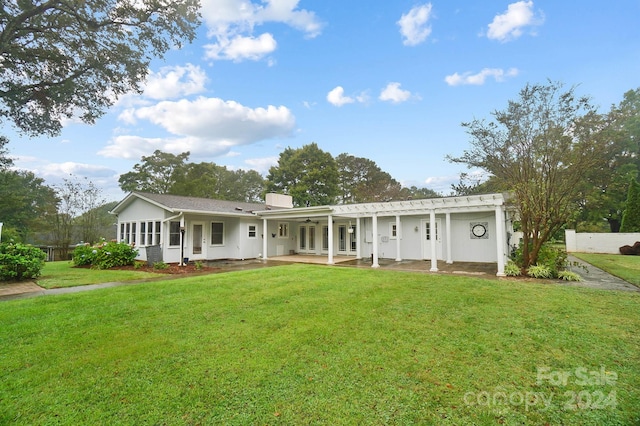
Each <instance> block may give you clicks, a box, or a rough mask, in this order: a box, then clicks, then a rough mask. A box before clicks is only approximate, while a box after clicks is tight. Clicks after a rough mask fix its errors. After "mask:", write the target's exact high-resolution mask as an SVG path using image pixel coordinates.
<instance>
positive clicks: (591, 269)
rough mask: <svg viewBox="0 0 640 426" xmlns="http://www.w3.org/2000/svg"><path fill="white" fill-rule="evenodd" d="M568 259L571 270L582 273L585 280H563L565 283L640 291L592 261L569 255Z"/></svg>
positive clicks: (605, 288) (603, 288) (604, 288)
mask: <svg viewBox="0 0 640 426" xmlns="http://www.w3.org/2000/svg"><path fill="white" fill-rule="evenodd" d="M567 260H568V261H569V263H570V264H571V265H572V266H571V270H572V271H573V272H575V273H577V274H578V275H580V276H581V277H582V279H583V281H580V282H569V281H567V282H563V284H565V285H572V286H580V287H589V288H598V289H602V290H621V291H640V288H638V287H636V286H635V285H633V284H631V283H628V282H626V281H625V280H622V279H620V278H618V277H614V276H613V275H611V274H609V273H607V272H605V271H603V270H602V269H600V268H596V267H595V266H593V265H592V264H590V263H587V262H585V261H583V260H580V259H578V258H577V257H575V256H571V255H569V256H568V257H567Z"/></svg>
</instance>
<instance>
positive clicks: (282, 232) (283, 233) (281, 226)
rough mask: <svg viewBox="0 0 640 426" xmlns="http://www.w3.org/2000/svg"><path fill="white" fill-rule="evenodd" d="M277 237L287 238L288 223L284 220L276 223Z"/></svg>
mask: <svg viewBox="0 0 640 426" xmlns="http://www.w3.org/2000/svg"><path fill="white" fill-rule="evenodd" d="M278 238H289V224H288V223H286V222H280V223H278Z"/></svg>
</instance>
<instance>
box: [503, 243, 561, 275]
mask: <svg viewBox="0 0 640 426" xmlns="http://www.w3.org/2000/svg"><path fill="white" fill-rule="evenodd" d="M513 261H514V262H515V264H516V265H518V266H522V264H523V261H522V244H520V247H518V248H517V249H516V251H515V253H514V255H513ZM566 263H567V252H566V251H565V250H564V249H563V248H561V247H558V246H553V245H552V244H551V243H545V244H543V245H542V247H541V248H540V251H539V252H538V261H537V262H536V265H543V266H545V267H546V268H547V269H549V271H550V272H551V277H550V278H555V277H557V276H558V273H559V272H560V271H562V270H563V269H565V265H566ZM532 267H533V266H532ZM529 275H531V274H529Z"/></svg>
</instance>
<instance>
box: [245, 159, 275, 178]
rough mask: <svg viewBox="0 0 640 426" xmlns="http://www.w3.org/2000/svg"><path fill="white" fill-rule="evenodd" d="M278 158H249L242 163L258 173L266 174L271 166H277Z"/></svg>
mask: <svg viewBox="0 0 640 426" xmlns="http://www.w3.org/2000/svg"><path fill="white" fill-rule="evenodd" d="M278 159H279V157H264V158H249V159H247V160H245V161H244V162H245V163H246V164H247V165H249V167H251V169H253V170H255V171H257V172H258V173H262V174H264V173H267V172H268V171H269V168H271V166H275V165H277V164H278Z"/></svg>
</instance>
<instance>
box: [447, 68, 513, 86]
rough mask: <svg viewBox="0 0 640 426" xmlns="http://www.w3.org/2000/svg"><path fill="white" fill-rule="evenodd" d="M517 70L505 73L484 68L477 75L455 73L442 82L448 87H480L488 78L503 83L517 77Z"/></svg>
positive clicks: (495, 69) (496, 69) (499, 69)
mask: <svg viewBox="0 0 640 426" xmlns="http://www.w3.org/2000/svg"><path fill="white" fill-rule="evenodd" d="M518 72H519V71H518V69H517V68H510V69H508V70H507V71H504V70H503V69H501V68H484V69H483V70H482V71H480V72H479V73H477V74H472V73H471V72H465V73H463V74H458V73H457V72H456V73H454V74H451V75H448V76H446V77H445V78H444V81H446V82H447V84H448V85H449V86H460V85H477V86H479V85H482V84H484V82H485V80H486V79H487V78H488V77H493V78H494V80H495V81H498V82H501V81H504V80H505V78H507V77H515V76H516V75H518Z"/></svg>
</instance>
